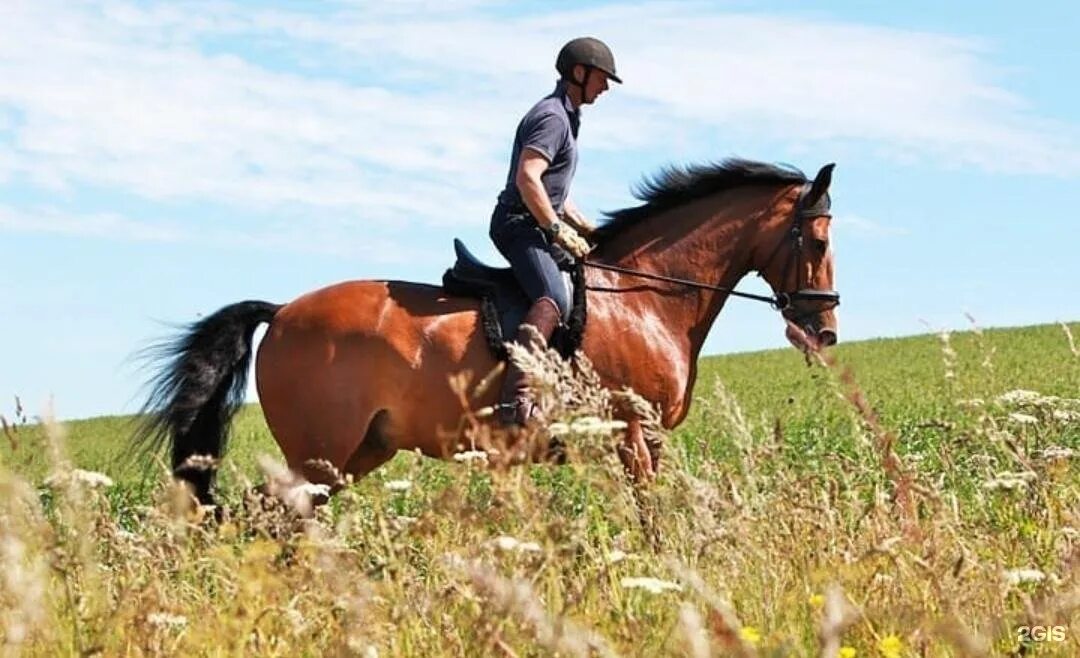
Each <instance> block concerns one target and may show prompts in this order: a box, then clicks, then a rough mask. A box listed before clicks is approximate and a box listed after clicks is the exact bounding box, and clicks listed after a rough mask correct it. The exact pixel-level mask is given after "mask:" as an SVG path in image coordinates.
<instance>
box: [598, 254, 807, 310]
mask: <svg viewBox="0 0 1080 658" xmlns="http://www.w3.org/2000/svg"><path fill="white" fill-rule="evenodd" d="M585 267H592V268H595V269H598V270H609V271H611V272H619V273H620V274H630V275H632V276H636V277H639V278H642V279H653V280H654V281H667V282H668V283H678V284H681V285H684V286H688V287H690V288H701V289H702V290H715V291H716V292H726V293H728V294H730V295H735V296H736V297H745V298H746V299H753V300H754V301H758V302H765V303H766V304H771V305H772V306H774V307H775V308H776V309H777V310H782V309H783V308H786V307H787V304H788V303H790V300H787V299H783V300H782V299H781V297H784V298H786V297H787V295H785V294H784V293H780V294H779V295H776V296H773V297H769V296H766V295H755V294H752V293H749V292H741V291H738V290H735V289H734V288H725V287H723V286H714V285H712V284H709V283H701V282H700V281H691V280H690V279H679V278H676V277H673V276H664V275H663V274H650V273H649V272H642V271H641V270H632V269H630V268H628V267H619V266H618V265H605V264H604V263H590V262H588V261H586V262H585Z"/></svg>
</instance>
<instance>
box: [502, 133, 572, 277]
mask: <svg viewBox="0 0 1080 658" xmlns="http://www.w3.org/2000/svg"><path fill="white" fill-rule="evenodd" d="M548 164H549V163H548V161H547V158H545V157H544V156H543V155H542V154H541V153H540V152H538V151H534V150H532V149H530V148H524V149H522V150H521V158H520V160H518V170H517V176H516V177H515V178H514V184H515V185H517V188H518V192H520V193H521V200H522V201H524V202H525V207H526V208H528V209H529V212H530V213H532V216H533V217H535V218H536V221H537V223H539V224H540V226H541V227H543V228H545V229H548V230H549V231H551V233H552V235H553V237H554V240H555V241H556V242H558V243H559V244H560V245H562V246H563V247H565V248H566V249H567V250H568V251H569V252H570V253H571V254H573V255H574V256H577V257H578V258H583V257H584V256H585V255H586V254H588V253H589V250H590V249H591V247H590V246H589V243H588V242H586V241H585V239H584V238H582V237H581V236H580V235H578V234H577V233H576V232H575V231H574V229H572V228H570V227H569V226H568V225H567V224H566V223H564V222H562V221H559V216H558V215H556V214H555V208H554V207H553V206H552V205H551V199H550V198H548V195H547V190H545V189H544V184H543V182H541V180H540V176H541V174H543V173H544V172H545V171H547V168H548Z"/></svg>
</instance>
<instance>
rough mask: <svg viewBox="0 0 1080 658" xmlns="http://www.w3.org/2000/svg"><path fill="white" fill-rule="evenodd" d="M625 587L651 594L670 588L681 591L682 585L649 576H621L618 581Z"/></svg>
mask: <svg viewBox="0 0 1080 658" xmlns="http://www.w3.org/2000/svg"><path fill="white" fill-rule="evenodd" d="M619 584H621V585H622V586H623V587H624V588H626V589H643V590H645V591H647V592H651V593H653V594H660V593H661V592H664V591H667V590H672V591H675V592H681V591H682V585H680V584H679V583H673V582H671V581H668V580H660V579H659V578H650V577H648V576H643V577H637V578H623V579H622V580H621V581H620V583H619Z"/></svg>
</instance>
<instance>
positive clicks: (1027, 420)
mask: <svg viewBox="0 0 1080 658" xmlns="http://www.w3.org/2000/svg"><path fill="white" fill-rule="evenodd" d="M1009 420H1011V421H1013V422H1014V423H1019V424H1020V425H1037V424H1038V423H1039V419H1038V418H1036V417H1035V416H1032V415H1031V414H1022V413H1019V412H1013V413H1011V414H1009Z"/></svg>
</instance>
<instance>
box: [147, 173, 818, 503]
mask: <svg viewBox="0 0 1080 658" xmlns="http://www.w3.org/2000/svg"><path fill="white" fill-rule="evenodd" d="M833 166H834V165H832V164H829V165H826V166H825V167H823V168H822V169H821V170H820V172H819V173H818V174H817V176H816V177H815V178H814V180H813V181H809V180H807V178H806V177H805V176H804V175H803V174H802V172H800V171H798V170H796V169H794V168H791V167H782V166H777V165H771V164H764V163H758V162H752V161H748V160H741V159H729V160H724V161H722V162H719V163H714V164H708V165H695V166H689V167H671V168H667V169H665V170H663V171H662V172H661V173H660V174H659V175H657V176H654V177H652V178H649V179H646V180H645V182H644V183H643V184H642V185H641V186H639V188H638V189H637V190H636V191H635V195H636V196H637V197H638V198H639V199H640V200H642V201H643V202H644V203H643V204H641V205H639V206H636V207H633V208H627V209H624V210H620V211H616V212H614V213H609V214H608V217H607V221H606V222H605V223H604V224H603V225H602V226H601V227H600V228H599V229H598V230H597V231H596V232H595V233H594V235H593V236H592V240H593V242H594V244H595V248H594V250H593V251H592V252H591V253H590V254H589V256H588V257H587V259H586V263H585V265H586V267H585V277H584V281H585V284H586V300H587V309H588V319H587V322H586V323H585V329H584V335H583V337H582V343H581V349H582V351H583V352H584V354H585V355H587V356H588V358H589V359H590V360H591V361H592V364H593V366H594V368H595V370H596V372H597V373H598V375H599V376H600V378H601V381H602V384H603V385H604V386H606V387H609V388H612V389H618V388H622V387H625V386H629V387H631V388H632V389H633V390H634V391H636V392H637V393H638V394H639V395H641V396H642V397H644V398H645V399H646V400H647V401H649V402H650V403H652V404H654V405H656V407H657V410H658V411H659V414H660V418H661V422H662V425H663V426H664V428H667V429H670V428H673V427H675V426H677V425H678V424H679V423H680V422H682V420H683V419H684V418H686V415H687V412H688V410H689V408H690V401H691V394H692V392H693V389H694V382H695V380H696V378H697V361H698V354H699V352H700V351H701V347H702V344H703V343H704V341H705V337H706V334H707V333H708V331H709V328H710V327H711V326H712V324H713V321H714V320H715V319H716V317H717V314H718V313H719V312H720V310H721V308H722V307H723V305H724V302H725V301H726V300H727V298H728V296H729V295H730V294H736V295H740V294H741V295H743V296H747V297H753V298H758V299H762V300H763V301H768V302H770V303H771V304H773V305H774V306H775V307H776V308H778V309H779V310H780V311H781V315H782V318H783V319H784V321H785V324H786V335H787V337H788V339H789V340H790V341H791V342H792V343H793V344H795V345H796V346H797V347H801V348H803V349H804V350H806V349H818V348H819V347H822V346H827V345H831V344H833V343H835V342H836V338H837V334H836V326H837V325H836V317H835V311H834V307H835V306H836V305H837V304H838V303H839V296H838V295H837V294H836V293H835V292H834V291H833V255H832V250H831V249H830V247H829V226H830V221H831V215H830V214H829V213H830V207H831V200H830V197H829V195H828V188H829V184H830V182H831V178H832V169H833ZM751 271H756V272H758V273H759V274H760V275H761V276H762V277H763V278H764V279H765V280H766V281H767V282H768V284H769V285H770V286H771V288H772V290H773V292H774V295H773V296H771V297H764V296H756V295H747V294H745V293H740V292H734V286H735V284H736V283H738V281H739V280H740V279H742V278H743V277H744V276H745V275H746V274H748V273H749V272H751ZM479 309H480V302H479V300H477V299H472V298H465V297H454V296H450V295H448V294H447V293H446V292H445V290H443V289H442V288H441V287H438V286H432V285H426V284H421V283H412V282H404V281H349V282H344V283H339V284H336V285H331V286H328V287H325V288H322V289H320V290H316V291H313V292H310V293H307V294H305V295H303V296H301V297H299V298H297V299H295V300H293V301H292V302H290V303H288V304H285V305H278V304H271V303H267V302H262V301H246V302H240V303H237V304H232V305H230V306H226V307H224V308H222V309H220V310H219V311H217V312H216V313H214V314H212V315H210V316H208V317H206V318H203V319H201V320H200V321H198V322H196V323H194V324H193V325H191V326H190V327H189V328H188V329H187V331H186V332H185V333H184V334H183V335H181V336H179V337H178V338H177V339H175V340H174V341H172V342H170V343H167V344H166V345H164V352H163V354H162V355H161V356H163V357H164V358H167V359H169V363H168V364H167V367H165V368H164V369H163V370H162V371H161V372H160V374H158V375H157V376H156V378H155V379H154V380H153V381H152V382H151V384H152V390H151V394H150V397H149V399H148V401H147V403H146V405H145V407H144V410H145V411H147V412H148V413H147V416H146V420H145V425H144V426H143V428H142V431H141V432H140V434H139V438H141V440H142V441H143V442H145V443H148V444H149V445H150V447H152V448H159V447H161V446H162V445H163V444H168V445H170V446H171V452H172V455H171V456H172V467H173V469H174V474H175V476H176V477H177V478H178V479H181V480H184V481H186V482H188V483H190V484H191V485H192V487H193V489H194V494H195V496H196V498H197V499H198V500H199V501H200V503H203V504H210V503H211V502H212V500H213V498H212V496H211V493H210V487H211V484H212V480H213V472H212V470H209V469H206V468H193V467H192V466H191V464H192V458H193V457H194V458H197V457H198V456H207V457H210V458H213V459H215V460H216V459H218V458H220V457H221V455H222V453H223V451H224V448H225V442H226V438H227V435H228V426H229V423H230V420H231V418H232V416H233V414H234V413H235V411H236V410H237V409H238V407H239V406H240V404H242V402H243V397H244V392H245V388H246V378H247V373H248V368H249V364H250V360H251V355H252V351H253V350H252V334H253V333H254V331H255V329H256V327H257V326H259V325H260V324H261V323H264V322H265V323H268V324H269V327H268V329H267V331H266V335H265V337H264V339H263V341H262V343H261V345H260V347H259V349H258V355H257V360H256V366H255V374H256V384H257V390H258V394H259V398H260V401H261V404H262V410H263V413H264V415H265V417H266V421H267V424H268V426H269V428H270V431H271V432H272V433H273V436H274V438H275V439H276V440H277V443H278V445H279V446H280V447H281V451H282V453H283V454H284V455H285V458H286V460H287V462H288V464H289V467H290V468H291V469H293V470H294V471H296V472H297V473H301V474H304V475H305V476H306V477H308V478H309V479H311V480H312V481H316V480H317V479H318V478H319V474H318V473H312V472H310V470H309V465H310V464H311V463H312V462H318V461H322V462H324V463H325V462H329V464H330V465H332V466H333V467H334V468H336V469H338V470H339V471H340V472H341V473H343V474H352V475H353V476H355V477H357V478H359V477H361V476H363V475H365V474H367V473H369V472H371V471H372V470H374V469H376V468H378V467H379V466H380V465H382V464H384V463H385V462H387V461H388V460H389V459H391V458H392V457H393V456H394V455H395V454H396V453H397V452H398V451H399V450H417V449H418V450H420V451H421V452H422V453H424V454H425V455H428V456H432V457H438V458H444V459H445V458H449V457H451V456H452V455H453V454H454V452H455V446H456V445H457V439H456V438H454V437H452V436H451V438H449V439H448V438H447V430H453V429H454V428H457V427H458V426H459V422H460V420H461V418H462V408H461V403H460V398H459V397H457V396H456V395H455V394H454V393H453V392H452V390H451V388H450V386H449V383H448V378H449V376H450V375H452V374H454V373H459V372H463V371H467V370H468V371H472V372H473V373H487V372H491V371H492V370H493V369H494V368H495V367H496V366H497V365H498V362H497V359H496V356H495V355H494V354H493V352H492V350H491V348H490V346H489V345H488V344H487V342H486V340H485V337H484V335H483V332H482V330H481V327H480V322H481V318H480V315H479ZM497 384H498V382H496V385H495V386H489V387H488V389H487V391H488V392H486V393H484V394H483V395H481V396H480V398H479V399H477V400H476V401H475V402H476V404H477V408H480V407H485V406H490V405H493V404H495V403H496V402H497V400H496V396H497V395H498V390H499V386H498V385H497ZM627 414H628V415H627V416H626V417H624V418H622V420H625V421H626V422H627V428H626V431H625V435H624V439H623V441H624V443H623V445H622V447H621V448H620V451H619V452H620V456H621V457H622V459H623V463H624V465H625V466H626V468H627V469H628V471H630V472H631V474H632V475H633V476H634V477H635V478H648V477H649V476H651V475H652V474H653V472H654V469H655V465H656V464H655V463H654V462H656V461H657V460H658V459H659V456H658V455H657V454H650V452H649V449H648V446H646V444H645V441H644V440H643V433H642V426H641V419H640V418H637V417H634V416H633V414H632V413H631V412H627ZM195 461H198V460H197V459H196V460H195Z"/></svg>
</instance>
